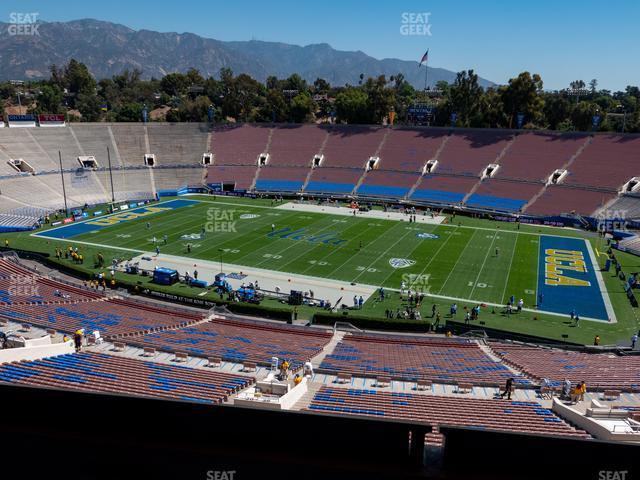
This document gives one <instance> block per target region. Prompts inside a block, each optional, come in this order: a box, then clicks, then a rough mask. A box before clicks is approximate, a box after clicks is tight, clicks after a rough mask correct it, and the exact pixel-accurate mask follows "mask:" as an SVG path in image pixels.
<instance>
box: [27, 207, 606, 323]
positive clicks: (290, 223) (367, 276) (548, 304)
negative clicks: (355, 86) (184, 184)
mask: <svg viewBox="0 0 640 480" xmlns="http://www.w3.org/2000/svg"><path fill="white" fill-rule="evenodd" d="M37 235H39V236H44V237H47V238H55V239H58V240H60V239H65V240H69V241H72V242H73V243H74V244H75V243H86V244H90V245H93V246H98V247H100V246H104V247H105V248H107V247H108V248H116V249H119V250H121V251H122V252H123V257H126V256H135V255H139V254H141V253H150V254H153V253H154V252H155V248H156V245H157V246H158V248H159V249H160V251H161V253H162V254H169V255H177V256H184V257H191V258H194V259H203V260H210V261H224V262H225V263H229V264H235V265H244V266H248V267H255V268H261V269H269V270H276V271H281V272H288V273H291V274H299V275H306V276H314V277H322V278H330V279H335V280H342V281H346V282H354V283H358V284H367V285H373V286H382V287H385V288H387V289H400V286H401V284H402V282H404V283H405V285H406V286H407V287H408V288H411V289H412V290H414V291H422V292H425V293H428V294H431V295H435V296H440V297H447V298H451V299H452V300H453V299H458V300H460V301H473V302H478V303H487V304H494V305H504V304H506V303H507V302H508V301H509V299H510V297H511V296H513V297H514V298H515V301H516V302H517V301H518V300H519V299H522V300H523V301H524V306H525V308H535V307H536V305H538V304H539V305H538V308H539V310H541V311H547V312H550V313H556V314H567V313H568V312H569V311H570V310H571V309H573V308H579V309H580V315H581V316H583V317H584V318H593V319H596V320H605V321H606V320H607V318H611V317H612V316H613V318H614V319H615V316H614V315H613V313H612V309H611V308H610V303H608V297H607V295H606V293H605V292H604V290H605V289H604V287H603V285H602V283H601V278H600V277H599V275H600V273H599V272H598V271H597V270H598V269H597V268H596V267H597V262H596V260H595V255H594V253H593V250H592V249H591V246H590V244H589V243H588V242H587V241H585V240H584V239H581V238H575V237H574V238H570V237H559V236H555V235H545V234H538V233H532V232H525V231H520V230H515V229H510V230H507V229H504V228H503V229H500V228H499V225H498V226H497V227H496V228H477V227H472V226H465V225H458V224H457V223H455V222H454V223H453V224H446V223H445V224H439V225H434V224H431V225H429V224H417V223H409V222H408V221H396V220H384V219H378V218H367V217H361V216H350V215H349V216H338V215H329V214H323V213H313V212H308V211H292V210H290V209H283V208H272V207H269V206H260V205H249V204H242V203H235V202H225V201H224V199H222V200H185V199H178V200H170V201H166V202H159V203H157V204H153V205H152V206H148V207H141V208H138V209H133V210H129V211H123V212H119V213H116V214H114V215H111V216H106V217H99V218H95V219H90V220H86V221H84V222H79V223H76V224H71V225H67V226H62V227H58V228H54V229H50V230H47V231H44V232H42V233H40V234H37ZM165 235H166V237H167V238H166V244H165V240H164V236H165ZM189 248H190V252H188V249H189ZM581 269H582V270H581ZM572 299H575V304H576V305H573V304H572V303H573V300H572Z"/></svg>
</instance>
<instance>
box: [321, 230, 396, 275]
mask: <svg viewBox="0 0 640 480" xmlns="http://www.w3.org/2000/svg"><path fill="white" fill-rule="evenodd" d="M397 225H399V224H396V225H392V226H391V228H389V229H387V230H386V231H385V232H384V233H383V234H382V235H381V236H379V237H378V238H376V239H375V240H374V241H373V243H376V242H378V241H380V240H382V239H383V238H385V236H386V235H387V233H389V232H390V231H392V230H395V227H396V226H397ZM364 252H366V253H367V254H368V255H370V254H371V251H370V250H365V251H364ZM373 253H375V252H373ZM354 258H355V256H352V257H349V258H347V259H346V260H345V261H344V262H342V263H341V264H340V265H338V266H337V267H336V268H334V269H333V270H331V271H330V272H329V273H328V274H327V276H331V275H333V274H334V273H335V272H337V271H339V270H340V269H341V268H342V267H344V266H345V265H346V264H347V263H349V262H350V261H351V260H353V259H354Z"/></svg>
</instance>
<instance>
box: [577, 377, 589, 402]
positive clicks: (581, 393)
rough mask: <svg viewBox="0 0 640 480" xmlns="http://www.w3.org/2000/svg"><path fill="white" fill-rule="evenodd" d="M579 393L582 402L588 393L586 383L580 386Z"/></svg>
mask: <svg viewBox="0 0 640 480" xmlns="http://www.w3.org/2000/svg"><path fill="white" fill-rule="evenodd" d="M578 391H579V393H578V400H579V401H581V402H582V401H583V400H584V394H585V393H587V384H586V383H584V381H582V382H580V385H578Z"/></svg>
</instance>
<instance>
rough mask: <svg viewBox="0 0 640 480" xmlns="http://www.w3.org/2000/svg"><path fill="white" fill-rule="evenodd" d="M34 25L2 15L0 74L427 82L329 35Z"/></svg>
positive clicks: (410, 67)
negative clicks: (273, 36) (66, 70)
mask: <svg viewBox="0 0 640 480" xmlns="http://www.w3.org/2000/svg"><path fill="white" fill-rule="evenodd" d="M37 32H38V35H11V33H10V29H9V24H7V23H1V22H0V80H32V79H42V78H48V76H49V66H50V65H52V64H55V65H58V66H61V65H64V64H65V63H67V62H68V61H69V60H70V59H71V58H75V59H76V60H78V61H80V62H83V63H84V64H85V65H87V67H88V68H89V70H90V72H91V73H92V74H93V75H94V76H95V77H96V78H97V79H101V78H106V77H111V76H113V75H115V74H119V73H121V72H122V71H123V70H125V69H129V70H132V69H134V68H135V69H138V70H140V71H142V77H143V78H147V79H148V78H152V77H155V78H160V77H162V76H164V75H166V74H168V73H172V72H186V71H187V70H188V69H189V68H196V69H198V70H199V71H200V73H201V74H202V75H204V76H205V77H207V76H214V77H215V76H217V74H218V72H219V71H220V69H221V68H223V67H228V68H231V70H233V72H234V73H235V74H239V73H247V74H249V75H251V76H252V77H253V78H255V79H257V80H260V81H264V80H266V78H267V77H268V76H269V75H275V76H277V77H278V78H286V77H288V76H289V75H291V74H293V73H298V74H300V75H301V76H302V77H303V78H304V79H305V80H307V81H309V82H313V81H314V80H315V79H316V78H318V77H320V78H324V79H325V80H327V81H328V82H329V83H331V84H332V85H337V86H339V85H345V84H351V85H356V84H357V83H358V81H359V76H360V74H364V76H365V77H369V76H371V77H376V76H378V75H386V76H387V77H389V76H391V75H396V74H398V73H402V74H403V75H404V77H405V79H406V80H407V81H409V82H410V83H411V84H412V85H413V86H414V87H416V88H423V87H424V73H425V71H424V67H422V68H418V63H417V61H416V62H412V61H406V60H399V59H394V58H385V59H381V60H378V59H376V58H373V57H371V56H369V55H367V54H365V53H363V52H361V51H353V52H348V51H340V50H336V49H334V48H332V47H331V46H330V45H328V44H326V43H320V44H313V45H307V46H298V45H290V44H286V43H279V42H264V41H257V40H251V41H233V42H225V41H220V40H215V39H212V38H204V37H201V36H199V35H195V34H193V33H174V32H165V33H162V32H154V31H151V30H133V29H131V28H129V27H126V26H124V25H119V24H116V23H111V22H104V21H100V20H92V19H83V20H73V21H69V22H42V23H40V24H39V26H38V28H37ZM455 75H456V74H455V72H452V71H450V70H445V69H443V68H433V67H429V85H435V83H436V82H438V81H440V80H446V81H447V82H452V81H453V80H454V79H455ZM480 84H481V85H482V86H485V87H486V86H490V85H493V83H492V82H490V81H489V80H486V79H480Z"/></svg>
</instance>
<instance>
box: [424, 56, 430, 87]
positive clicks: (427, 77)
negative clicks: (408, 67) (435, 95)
mask: <svg viewBox="0 0 640 480" xmlns="http://www.w3.org/2000/svg"><path fill="white" fill-rule="evenodd" d="M428 79H429V57H427V63H425V64H424V91H425V92H426V91H427V82H428Z"/></svg>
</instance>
